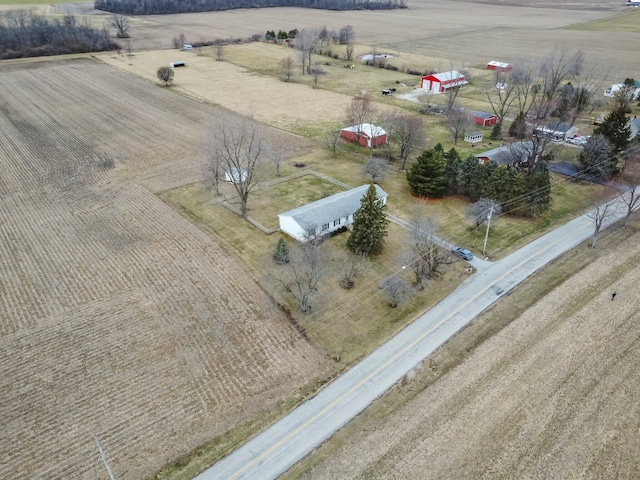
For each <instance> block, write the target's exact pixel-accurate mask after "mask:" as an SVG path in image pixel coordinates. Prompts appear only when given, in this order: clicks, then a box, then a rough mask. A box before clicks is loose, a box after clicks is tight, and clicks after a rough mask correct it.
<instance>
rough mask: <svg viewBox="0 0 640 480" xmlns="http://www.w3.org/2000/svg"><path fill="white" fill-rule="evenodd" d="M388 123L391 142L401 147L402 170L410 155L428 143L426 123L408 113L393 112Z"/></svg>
mask: <svg viewBox="0 0 640 480" xmlns="http://www.w3.org/2000/svg"><path fill="white" fill-rule="evenodd" d="M386 123H387V124H388V125H389V127H388V128H389V132H388V139H389V140H388V141H389V144H394V145H397V146H398V148H400V159H401V160H402V167H401V170H404V169H405V168H406V166H407V160H408V159H409V156H410V155H411V154H412V153H414V152H416V151H419V150H421V149H422V148H423V147H424V146H425V144H426V141H427V140H426V137H425V132H424V123H423V122H422V119H420V118H418V117H414V116H413V115H410V114H407V113H394V114H391V115H390V116H389V117H388V119H387V121H386Z"/></svg>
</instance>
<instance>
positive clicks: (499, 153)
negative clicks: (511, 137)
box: [475, 141, 533, 165]
mask: <svg viewBox="0 0 640 480" xmlns="http://www.w3.org/2000/svg"><path fill="white" fill-rule="evenodd" d="M532 155H533V142H531V141H529V142H515V143H512V144H511V145H503V146H501V147H498V148H494V149H493V150H487V151H486V152H482V153H478V154H476V155H475V157H476V158H477V159H478V162H479V163H482V164H483V165H486V164H487V163H488V162H490V161H494V162H496V163H497V164H498V165H517V164H518V163H524V162H526V161H528V160H529V159H530V158H531V156H532Z"/></svg>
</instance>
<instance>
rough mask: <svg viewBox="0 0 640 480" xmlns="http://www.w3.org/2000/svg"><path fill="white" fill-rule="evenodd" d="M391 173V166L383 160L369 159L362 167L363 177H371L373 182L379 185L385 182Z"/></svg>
mask: <svg viewBox="0 0 640 480" xmlns="http://www.w3.org/2000/svg"><path fill="white" fill-rule="evenodd" d="M388 171H389V164H388V163H387V161H386V160H384V159H382V158H373V157H369V158H368V159H367V161H366V162H365V163H364V165H363V166H362V170H361V171H360V174H361V175H363V176H366V175H371V182H372V183H378V182H379V181H381V180H384V179H385V177H386V175H387V172H388Z"/></svg>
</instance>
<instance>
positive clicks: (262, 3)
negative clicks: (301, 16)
mask: <svg viewBox="0 0 640 480" xmlns="http://www.w3.org/2000/svg"><path fill="white" fill-rule="evenodd" d="M94 7H95V8H96V9H97V10H104V11H107V12H112V13H120V14H124V15H160V14H169V13H196V12H213V11H221V10H235V9H238V8H268V7H302V8H318V9H323V10H390V9H395V8H407V1H406V0H200V1H198V2H193V1H191V0H95V2H94Z"/></svg>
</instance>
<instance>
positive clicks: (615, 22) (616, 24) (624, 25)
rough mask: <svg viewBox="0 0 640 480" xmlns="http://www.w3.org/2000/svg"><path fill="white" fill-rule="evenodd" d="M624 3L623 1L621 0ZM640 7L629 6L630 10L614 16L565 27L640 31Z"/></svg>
mask: <svg viewBox="0 0 640 480" xmlns="http://www.w3.org/2000/svg"><path fill="white" fill-rule="evenodd" d="M621 3H622V2H621ZM639 24H640V9H636V8H629V10H628V11H626V12H624V13H621V14H620V15H616V16H613V17H607V18H602V19H600V20H594V21H592V22H585V23H577V24H575V25H570V26H568V27H564V28H566V29H568V30H586V31H590V32H636V33H637V32H638V25H639Z"/></svg>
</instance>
